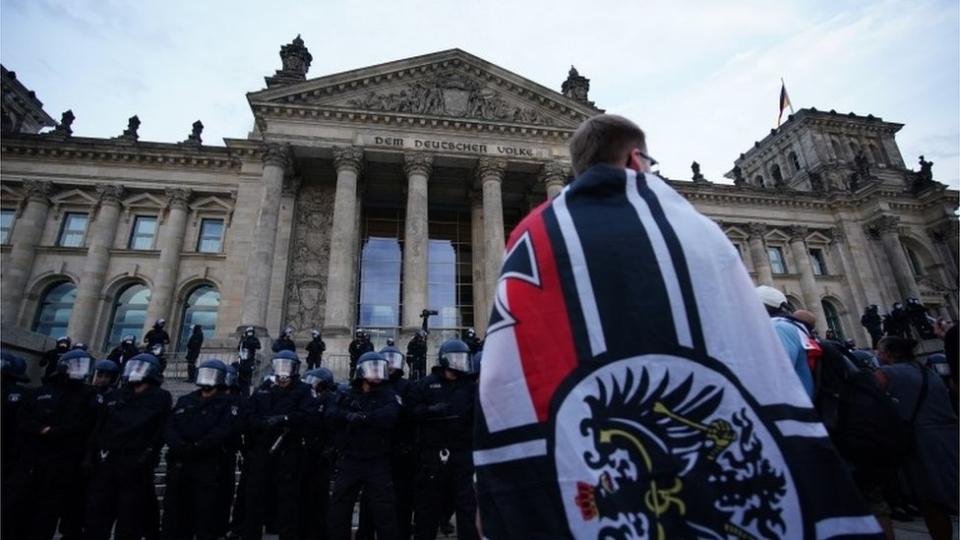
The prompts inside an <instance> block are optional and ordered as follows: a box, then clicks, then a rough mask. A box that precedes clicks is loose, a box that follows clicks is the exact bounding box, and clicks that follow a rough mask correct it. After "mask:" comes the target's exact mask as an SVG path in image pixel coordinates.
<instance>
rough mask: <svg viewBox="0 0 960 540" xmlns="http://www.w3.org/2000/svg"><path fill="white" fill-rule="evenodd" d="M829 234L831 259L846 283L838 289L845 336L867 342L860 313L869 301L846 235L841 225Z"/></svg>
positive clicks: (867, 336) (867, 335)
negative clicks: (845, 315)
mask: <svg viewBox="0 0 960 540" xmlns="http://www.w3.org/2000/svg"><path fill="white" fill-rule="evenodd" d="M829 236H830V238H831V239H832V241H831V242H830V248H831V251H832V252H833V259H835V260H836V261H838V262H839V263H840V267H841V270H842V272H843V278H844V279H845V280H846V283H845V284H843V285H844V286H841V289H840V296H841V298H842V300H843V302H844V304H846V308H847V317H846V319H847V325H846V326H847V328H846V331H847V332H846V336H847V337H848V338H855V339H856V340H857V342H858V343H869V338H870V336H869V334H867V331H866V329H865V328H864V327H863V326H862V325H861V324H860V315H861V314H862V313H863V308H864V307H866V306H868V305H869V303H868V302H867V296H866V292H865V291H864V287H863V282H862V281H861V279H860V275H859V274H857V273H856V272H855V271H854V270H853V264H852V263H851V261H850V258H851V257H850V251H849V249H848V248H847V243H848V242H847V238H846V235H845V234H844V232H843V229H842V228H841V227H835V228H833V229H831V230H830V231H829Z"/></svg>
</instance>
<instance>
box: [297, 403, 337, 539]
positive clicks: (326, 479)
mask: <svg viewBox="0 0 960 540" xmlns="http://www.w3.org/2000/svg"><path fill="white" fill-rule="evenodd" d="M338 399H339V393H338V392H337V390H336V389H329V390H323V391H321V392H315V395H314V397H313V403H312V411H311V412H310V414H308V415H307V421H306V425H305V428H304V450H305V453H306V466H305V467H304V471H303V499H302V500H303V501H304V503H305V505H306V508H305V511H302V512H301V514H302V515H301V519H300V521H301V531H302V532H301V535H302V537H303V538H305V539H310V540H321V539H323V538H326V531H327V509H328V507H329V502H330V472H331V470H332V469H333V463H334V461H335V460H336V452H337V451H336V447H335V446H334V440H333V434H332V431H333V430H332V429H331V428H330V427H329V426H328V425H327V416H328V414H329V412H330V411H331V410H332V409H333V408H334V406H335V405H336V401H337V400H338Z"/></svg>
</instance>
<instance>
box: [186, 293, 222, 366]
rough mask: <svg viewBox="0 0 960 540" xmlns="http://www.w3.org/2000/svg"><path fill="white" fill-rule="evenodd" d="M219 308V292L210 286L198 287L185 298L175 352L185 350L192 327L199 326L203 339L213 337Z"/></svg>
mask: <svg viewBox="0 0 960 540" xmlns="http://www.w3.org/2000/svg"><path fill="white" fill-rule="evenodd" d="M219 307H220V291H218V290H217V288H216V287H214V286H212V285H200V286H199V287H197V288H196V289H194V290H193V292H191V293H190V295H189V296H187V301H186V302H185V303H184V304H183V313H182V316H181V317H180V339H178V340H177V350H178V351H184V350H186V349H187V341H189V340H190V334H192V333H193V325H195V324H199V325H200V326H201V328H203V338H204V339H207V338H209V337H212V336H213V333H214V331H215V330H216V329H217V309H218V308H219Z"/></svg>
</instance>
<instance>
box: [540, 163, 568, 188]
mask: <svg viewBox="0 0 960 540" xmlns="http://www.w3.org/2000/svg"><path fill="white" fill-rule="evenodd" d="M572 170H573V169H572V168H571V167H570V165H569V164H567V163H564V162H562V161H548V162H546V163H544V164H543V167H541V168H540V173H539V175H538V176H537V180H539V181H540V182H541V183H542V184H543V185H545V186H548V185H551V184H559V185H561V186H562V185H564V184H566V183H567V179H568V178H570V173H571V171H572Z"/></svg>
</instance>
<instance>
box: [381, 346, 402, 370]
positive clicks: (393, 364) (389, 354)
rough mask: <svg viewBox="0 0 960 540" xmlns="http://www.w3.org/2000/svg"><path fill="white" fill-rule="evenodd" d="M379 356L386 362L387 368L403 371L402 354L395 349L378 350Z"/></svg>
mask: <svg viewBox="0 0 960 540" xmlns="http://www.w3.org/2000/svg"><path fill="white" fill-rule="evenodd" d="M380 356H383V358H384V360H386V361H387V367H388V368H390V369H392V370H393V369H395V370H399V371H403V353H402V352H400V349H398V348H396V347H384V348H382V349H380Z"/></svg>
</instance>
